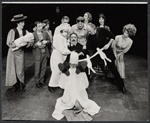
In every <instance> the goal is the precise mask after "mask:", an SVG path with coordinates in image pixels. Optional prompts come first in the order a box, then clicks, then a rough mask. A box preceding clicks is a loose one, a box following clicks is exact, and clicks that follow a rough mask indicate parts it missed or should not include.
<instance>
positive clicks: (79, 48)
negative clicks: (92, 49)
mask: <svg viewBox="0 0 150 123" xmlns="http://www.w3.org/2000/svg"><path fill="white" fill-rule="evenodd" d="M68 49H69V50H70V51H75V52H77V53H78V55H79V59H83V58H85V56H86V52H87V51H86V49H83V45H81V44H80V43H78V36H77V34H76V33H71V34H70V44H69V46H68ZM69 59H70V55H68V56H67V58H66V60H65V62H64V63H63V64H61V63H60V64H59V68H60V70H61V71H62V72H63V73H65V74H66V75H69V73H68V69H69V68H70V67H69V66H70V65H69ZM86 65H87V62H86V61H84V62H81V63H80V64H79V66H78V67H77V68H78V69H77V73H78V72H84V69H82V68H84V66H86Z"/></svg>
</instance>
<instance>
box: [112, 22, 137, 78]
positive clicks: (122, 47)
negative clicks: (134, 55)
mask: <svg viewBox="0 0 150 123" xmlns="http://www.w3.org/2000/svg"><path fill="white" fill-rule="evenodd" d="M135 33H136V27H135V26H134V25H133V24H127V25H125V26H124V27H123V34H122V35H117V36H116V37H115V40H114V42H113V43H112V48H113V52H114V54H115V56H116V61H115V63H116V66H117V69H118V71H119V74H120V76H121V78H123V79H124V78H125V64H124V54H125V53H126V52H128V50H129V49H130V48H131V46H132V43H133V41H132V39H131V38H130V36H134V35H135Z"/></svg>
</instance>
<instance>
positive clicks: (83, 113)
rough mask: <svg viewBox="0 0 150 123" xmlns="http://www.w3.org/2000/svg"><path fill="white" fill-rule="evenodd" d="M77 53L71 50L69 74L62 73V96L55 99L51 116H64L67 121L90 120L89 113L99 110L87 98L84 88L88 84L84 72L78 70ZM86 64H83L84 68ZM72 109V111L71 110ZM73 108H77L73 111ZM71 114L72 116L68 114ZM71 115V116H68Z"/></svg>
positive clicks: (95, 112) (59, 117) (58, 117)
mask: <svg viewBox="0 0 150 123" xmlns="http://www.w3.org/2000/svg"><path fill="white" fill-rule="evenodd" d="M77 66H78V53H76V52H74V51H72V52H71V55H70V69H69V73H70V74H69V76H67V75H66V74H64V73H62V74H61V76H60V81H59V85H60V87H61V88H63V89H64V93H63V96H62V97H60V98H58V99H57V102H56V105H55V110H54V112H53V113H52V116H53V117H54V118H55V119H57V120H61V119H62V118H63V117H64V116H66V118H67V120H69V121H81V120H82V121H90V120H92V118H91V117H90V115H95V114H97V113H98V112H99V110H100V107H99V106H98V105H97V104H96V103H95V102H94V101H92V100H90V99H88V94H87V92H86V88H87V87H88V86H89V81H88V79H87V76H86V73H85V72H78V71H77ZM85 67H86V66H84V69H85ZM69 109H72V112H71V110H69ZM73 110H78V111H77V112H74V111H73ZM71 114H73V115H72V116H70V115H71ZM69 117H71V118H69Z"/></svg>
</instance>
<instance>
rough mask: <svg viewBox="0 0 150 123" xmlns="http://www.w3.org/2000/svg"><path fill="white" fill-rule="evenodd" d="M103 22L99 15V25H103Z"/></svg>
mask: <svg viewBox="0 0 150 123" xmlns="http://www.w3.org/2000/svg"><path fill="white" fill-rule="evenodd" d="M104 22H105V20H104V18H102V17H100V18H99V23H100V25H104Z"/></svg>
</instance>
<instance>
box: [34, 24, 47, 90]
mask: <svg viewBox="0 0 150 123" xmlns="http://www.w3.org/2000/svg"><path fill="white" fill-rule="evenodd" d="M34 25H35V27H36V31H34V32H33V35H34V44H33V57H34V61H35V82H36V86H37V88H42V86H44V85H45V82H44V76H45V73H46V68H47V58H49V57H50V54H49V51H48V48H47V45H48V44H49V43H50V37H49V35H48V33H47V32H45V31H43V29H42V28H43V23H42V22H40V21H36V22H35V23H34Z"/></svg>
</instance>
